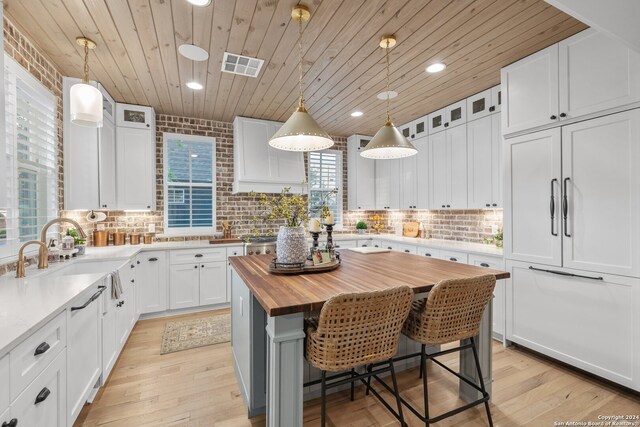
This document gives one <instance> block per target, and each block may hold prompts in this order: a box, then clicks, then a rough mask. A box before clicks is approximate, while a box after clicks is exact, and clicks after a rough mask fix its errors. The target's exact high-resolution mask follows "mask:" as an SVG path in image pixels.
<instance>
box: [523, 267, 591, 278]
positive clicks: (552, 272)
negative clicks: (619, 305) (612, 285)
mask: <svg viewBox="0 0 640 427" xmlns="http://www.w3.org/2000/svg"><path fill="white" fill-rule="evenodd" d="M529 270H535V271H542V272H544V273H551V274H557V275H559V276H567V277H579V278H581V279H590V280H604V277H602V276H599V277H594V276H583V275H582V274H573V273H567V272H565V271H557V270H546V269H544V268H536V267H533V266H529Z"/></svg>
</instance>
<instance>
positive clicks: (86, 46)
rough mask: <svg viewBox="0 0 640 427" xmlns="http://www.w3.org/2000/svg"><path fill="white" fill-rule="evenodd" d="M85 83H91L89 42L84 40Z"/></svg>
mask: <svg viewBox="0 0 640 427" xmlns="http://www.w3.org/2000/svg"><path fill="white" fill-rule="evenodd" d="M82 82H83V83H84V84H89V42H87V41H85V42H84V79H83V81H82Z"/></svg>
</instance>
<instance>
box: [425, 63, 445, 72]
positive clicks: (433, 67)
mask: <svg viewBox="0 0 640 427" xmlns="http://www.w3.org/2000/svg"><path fill="white" fill-rule="evenodd" d="M445 68H447V66H446V65H444V64H443V63H442V62H435V63H433V64H431V65H429V66H428V67H427V73H439V72H440V71H442V70H444V69H445Z"/></svg>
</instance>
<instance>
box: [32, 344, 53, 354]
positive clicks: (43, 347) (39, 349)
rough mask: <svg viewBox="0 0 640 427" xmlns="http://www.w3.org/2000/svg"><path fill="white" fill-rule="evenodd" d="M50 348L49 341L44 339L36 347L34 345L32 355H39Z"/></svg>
mask: <svg viewBox="0 0 640 427" xmlns="http://www.w3.org/2000/svg"><path fill="white" fill-rule="evenodd" d="M50 348H51V346H50V345H49V343H48V342H46V341H45V342H43V343H42V344H40V345H39V346H38V347H36V351H34V352H33V355H34V356H40V355H41V354H44V353H46V352H47V351H49V349H50Z"/></svg>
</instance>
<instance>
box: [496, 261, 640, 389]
mask: <svg viewBox="0 0 640 427" xmlns="http://www.w3.org/2000/svg"><path fill="white" fill-rule="evenodd" d="M507 271H508V272H510V273H511V278H510V279H509V281H508V283H507V289H506V301H507V304H506V307H507V324H506V334H507V339H509V340H511V341H513V342H516V343H518V344H521V345H523V346H525V347H528V348H530V349H532V350H535V351H538V352H540V353H543V354H546V355H548V356H551V357H553V358H555V359H558V360H560V361H562V362H565V363H568V364H570V365H573V366H576V367H578V368H580V369H584V370H586V371H588V372H591V373H593V374H596V375H598V376H601V377H603V378H606V379H609V380H611V381H614V382H616V383H618V384H622V385H623V386H626V387H629V388H632V389H635V390H640V335H639V334H638V329H637V328H638V325H640V310H638V307H640V279H633V278H628V277H622V276H614V275H609V274H602V273H597V274H594V273H592V272H586V271H581V270H571V269H567V268H560V267H555V266H545V265H540V264H533V263H525V262H520V261H507Z"/></svg>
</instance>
